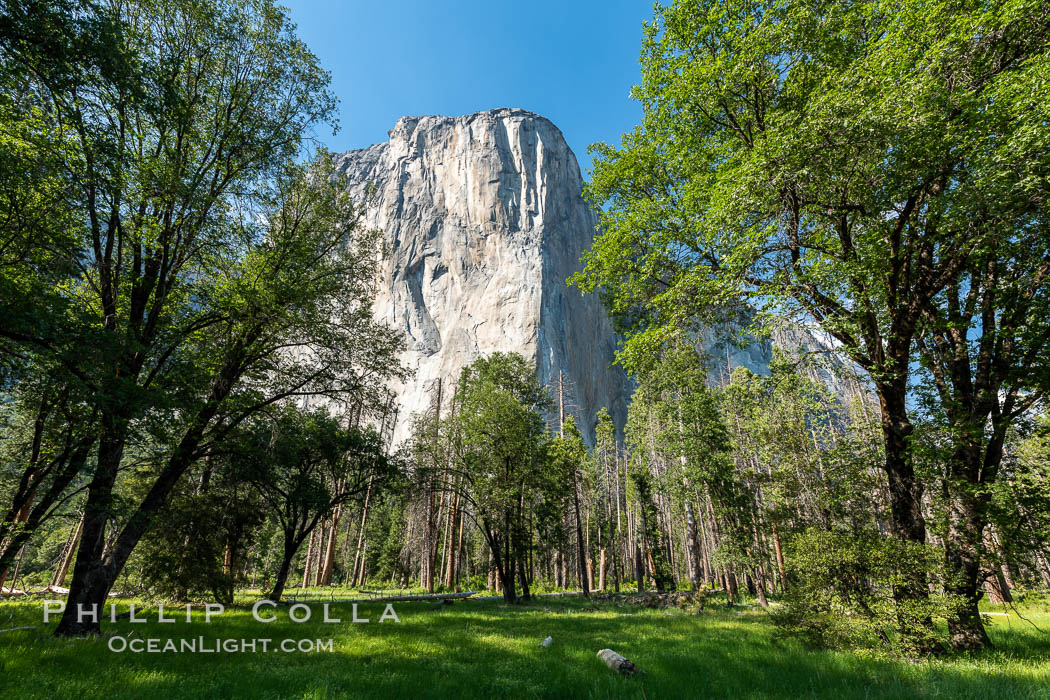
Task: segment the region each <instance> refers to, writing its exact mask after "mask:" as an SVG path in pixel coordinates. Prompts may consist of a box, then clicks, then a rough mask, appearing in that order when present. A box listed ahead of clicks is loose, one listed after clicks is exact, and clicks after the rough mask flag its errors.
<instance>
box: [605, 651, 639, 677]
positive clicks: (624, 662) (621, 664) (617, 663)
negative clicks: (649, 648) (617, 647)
mask: <svg viewBox="0 0 1050 700" xmlns="http://www.w3.org/2000/svg"><path fill="white" fill-rule="evenodd" d="M598 658H599V659H601V660H602V661H604V662H605V665H606V666H608V667H609V668H611V669H612V670H614V671H616V672H618V673H622V674H623V675H625V676H634V675H639V676H644V675H645V671H643V670H642V669H640V668H638V667H637V666H635V665H634V664H633V663H631V662H630V661H629V660H628V659H625V658H624V657H622V656H620V655H619V654H617V653H616V652H615V651H613V650H612V649H602V650H601V651H599V652H598Z"/></svg>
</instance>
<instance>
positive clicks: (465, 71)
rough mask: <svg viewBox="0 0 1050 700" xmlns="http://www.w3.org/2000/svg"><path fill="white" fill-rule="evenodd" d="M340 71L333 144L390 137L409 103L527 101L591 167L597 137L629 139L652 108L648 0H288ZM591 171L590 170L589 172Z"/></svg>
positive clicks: (466, 108) (454, 106)
mask: <svg viewBox="0 0 1050 700" xmlns="http://www.w3.org/2000/svg"><path fill="white" fill-rule="evenodd" d="M283 4H284V5H286V6H287V7H288V8H289V11H290V14H291V17H292V20H293V21H295V23H296V24H298V26H299V30H298V31H299V36H300V37H301V38H302V39H303V40H304V41H305V42H306V43H307V45H308V46H309V47H310V48H311V49H312V50H313V52H314V53H315V54H317V55H318V57H320V59H321V62H322V64H323V65H324V67H325V68H326V69H327V70H329V71H330V72H331V74H332V87H333V89H334V90H335V92H336V94H337V95H338V96H339V100H340V105H339V107H340V120H339V121H340V125H341V129H340V131H339V133H338V134H336V135H335V136H334V137H333V136H331V135H330V134H321V136H322V138H323V140H324V142H325V145H327V146H328V147H329V149H331V150H333V151H344V150H348V149H351V148H363V147H365V146H368V145H371V144H373V143H377V142H379V141H385V140H386V138H387V136H386V132H387V131H388V130H389V129H390V128H391V127H393V126H394V122H395V121H397V118H398V117H400V116H403V115H423V114H444V115H453V116H454V115H460V114H468V113H470V112H476V111H479V110H483V109H492V108H495V107H522V108H525V109H529V110H532V111H533V112H537V113H539V114H542V115H543V116H545V117H547V118H548V119H550V120H551V121H553V122H554V123H555V124H556V125H557V126H558V127H559V128H560V129H561V130H562V133H564V134H565V138H566V140H567V141H568V142H569V146H570V147H572V149H573V151H574V152H575V153H576V157H577V158H578V159H579V161H580V166H581V167H582V168H583V169H584V170H585V171H586V170H587V168H588V167H589V163H590V159H589V157H588V156H587V146H588V145H589V144H591V143H594V142H595V141H608V142H611V143H618V142H619V140H620V135H621V134H622V133H624V132H625V131H629V130H630V129H631V128H632V127H633V126H634V125H635V124H636V123H638V121H639V119H640V117H641V108H640V107H639V105H638V103H636V102H634V101H633V100H631V99H630V97H629V94H628V93H629V91H630V88H631V86H632V85H635V84H636V83H638V80H639V68H638V52H639V48H640V46H641V38H642V27H641V25H642V22H643V21H644V20H648V19H650V18H651V17H652V4H651V3H650V2H646V1H644V0H606V1H604V2H603V1H601V0H561V1H560V2H558V1H549V0H542V1H536V2H509V1H508V0H490V1H489V2H482V1H479V0H456V1H455V2H448V3H442V2H426V1H423V0H373V1H365V0H349V1H348V2H321V1H319V0H283ZM585 177H586V174H585Z"/></svg>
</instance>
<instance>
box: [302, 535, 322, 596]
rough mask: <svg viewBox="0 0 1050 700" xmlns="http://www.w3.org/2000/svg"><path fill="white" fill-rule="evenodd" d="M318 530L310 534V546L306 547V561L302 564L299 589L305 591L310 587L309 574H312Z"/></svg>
mask: <svg viewBox="0 0 1050 700" xmlns="http://www.w3.org/2000/svg"><path fill="white" fill-rule="evenodd" d="M318 534H319V531H318V530H316V529H315V530H313V531H312V532H311V533H310V544H309V545H307V547H306V561H304V562H303V581H302V583H301V584H300V585H299V588H301V589H303V590H305V589H306V587H307V586H309V585H310V574H311V573H312V572H313V561H314V546H315V544H314V543H315V542H316V541H317V535H318Z"/></svg>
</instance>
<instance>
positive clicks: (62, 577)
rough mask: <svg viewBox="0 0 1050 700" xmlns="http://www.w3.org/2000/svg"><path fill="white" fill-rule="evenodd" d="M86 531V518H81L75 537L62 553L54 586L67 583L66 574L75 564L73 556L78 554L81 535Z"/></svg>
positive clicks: (74, 532) (54, 577)
mask: <svg viewBox="0 0 1050 700" xmlns="http://www.w3.org/2000/svg"><path fill="white" fill-rule="evenodd" d="M83 531H84V516H83V515H81V516H80V520H78V521H77V524H76V527H74V529H73V537H72V538H71V539H70V541H69V543H68V544H67V545H66V549H65V551H64V552H63V553H62V561H61V562H60V563H59V565H58V568H57V569H55V575H54V576H53V577H52V578H51V585H52V586H61V585H62V584H64V583H65V581H66V574H68V573H69V565H70V564H72V563H73V555H75V554H76V551H77V547H78V546H79V545H80V533H82V532H83Z"/></svg>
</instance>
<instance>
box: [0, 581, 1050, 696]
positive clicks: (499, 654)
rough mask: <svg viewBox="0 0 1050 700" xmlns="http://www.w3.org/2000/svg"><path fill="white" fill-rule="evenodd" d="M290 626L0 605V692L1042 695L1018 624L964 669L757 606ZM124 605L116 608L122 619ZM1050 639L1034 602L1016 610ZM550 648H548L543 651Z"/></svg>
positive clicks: (482, 609) (403, 612)
mask: <svg viewBox="0 0 1050 700" xmlns="http://www.w3.org/2000/svg"><path fill="white" fill-rule="evenodd" d="M312 608H313V618H312V619H311V621H310V622H307V623H302V624H296V623H293V622H291V621H289V619H288V611H287V609H280V610H278V611H277V612H276V614H277V616H278V620H277V621H275V622H272V623H268V624H265V625H264V624H260V623H257V622H255V621H254V620H253V619H252V616H251V612H250V609H249V608H248V607H247V606H237V607H236V608H233V609H230V610H228V611H227V612H226V613H225V614H224V615H223V616H222V617H221V618H216V619H214V620H213V621H212V623H211V624H207V625H206V624H204V623H203V612H201V611H199V610H198V611H195V613H194V615H195V617H196V621H195V622H193V623H190V624H187V623H185V622H184V621H183V618H184V615H185V613H184V611H183V612H182V613H181V614H180V615H178V616H177V617H178V619H179V620H180V622H176V623H173V624H159V623H158V622H157V621H156V608H155V607H150V608H149V611H150V612H149V613H148V615H147V618H148V620H149V621H148V622H147V623H145V624H134V623H130V622H128V621H119V622H117V623H115V624H111V623H108V622H107V623H106V624H105V625H104V636H103V638H102V639H88V640H56V639H53V638H52V637H50V636H49V633H50V631H51V629H52V628H53V626H54V622H52V624H50V625H48V626H47V627H45V626H43V625H42V613H41V610H42V602H41V601H39V600H34V601H28V602H26V601H20V602H19V601H7V602H3V603H0V629H5V628H9V627H16V626H21V625H37V627H36V628H35V629H33V630H28V631H16V632H6V633H3V634H0V661H2V665H3V670H2V672H0V697H3V698H66V697H72V698H97V697H106V698H141V697H176V698H201V697H245V698H248V697H252V698H288V697H292V698H300V697H302V698H333V697H384V698H385V697H390V698H394V697H412V698H427V697H433V698H450V697H451V698H455V697H484V698H492V697H514V698H518V697H526V698H531V697H536V698H540V697H544V698H563V697H574V698H607V697H631V698H634V697H637V698H642V697H645V698H650V699H651V698H692V697H756V698H757V697H792V698H797V697H827V698H843V697H869V698H899V697H924V698H967V697H969V698H991V697H994V698H1035V697H1044V698H1050V636H1048V635H1045V634H1042V633H1040V632H1039V631H1037V630H1035V629H1034V628H1032V627H1031V626H1030V625H1028V624H1026V623H1024V622H1022V621H1021V620H1018V619H1017V618H1016V617H1010V618H995V619H994V623H993V625H992V628H991V634H992V638H993V640H994V641H995V643H996V645H997V648H996V649H995V650H994V651H991V652H988V653H986V654H982V655H979V656H975V657H972V658H953V659H949V660H942V661H932V662H921V663H915V662H906V661H898V660H893V659H887V658H881V657H878V656H871V655H860V654H853V653H846V652H812V651H807V650H804V649H802V648H800V647H798V646H795V645H794V644H791V643H778V642H775V641H774V640H773V636H772V632H773V628H772V625H771V624H770V622H769V618H768V617H767V616H766V614H765V613H763V612H761V611H760V610H758V609H753V608H752V609H747V610H726V609H724V608H721V607H715V608H709V610H708V612H705V613H704V614H702V615H699V616H698V615H692V614H688V613H685V612H683V611H680V610H670V611H664V610H646V609H639V608H634V607H623V608H619V607H614V606H611V605H600V606H594V605H589V604H586V603H585V602H584V601H582V600H579V599H567V598H554V599H545V600H541V601H539V602H535V603H533V604H531V605H519V606H506V605H504V604H503V603H501V602H498V601H484V602H457V603H455V604H454V605H440V604H435V603H429V602H428V603H400V604H395V609H396V611H397V613H398V615H399V616H400V618H401V620H402V622H401V623H400V624H398V623H394V622H386V623H382V624H379V623H378V618H379V616H380V615H381V614H382V612H383V610H384V605H383V604H376V603H373V604H362V605H359V615H360V616H366V617H369V618H370V619H371V622H370V623H368V624H350V623H349V620H350V618H351V607H350V605H349V604H346V603H333V604H331V606H330V610H331V615H332V616H334V617H340V618H342V619H343V622H342V623H340V624H324V623H322V622H321V621H320V618H321V608H320V603H313V604H312ZM126 610H127V608H126V604H125V603H121V605H120V607H119V609H118V612H124V611H126ZM1023 611H1024V613H1025V615H1026V617H1029V618H1030V619H1032V620H1033V621H1034V622H1035V623H1036V624H1038V625H1040V627H1043V628H1050V613H1048V612H1047V610H1046V609H1045V607H1041V606H1039V605H1029V606H1026V607H1025V608H1023ZM112 634H116V635H121V636H127V635H129V634H130V635H133V637H132V638H133V639H134V638H150V637H155V638H160V639H168V638H172V639H178V638H196V637H203V638H204V639H205V640H206V643H212V642H213V641H214V640H215V639H218V638H272V639H274V640H280V639H285V638H288V639H293V640H299V639H322V640H324V639H329V638H330V639H332V640H333V641H332V651H331V653H328V652H314V653H299V652H293V653H282V652H279V651H270V652H268V653H262V652H261V651H257V652H255V653H250V652H248V653H224V652H220V653H195V654H181V653H153V654H151V653H131V652H128V651H125V652H123V653H114V652H111V651H110V650H109V649H108V648H107V640H108V636H106V635H112ZM548 635H549V636H551V637H553V638H554V643H553V644H552V645H551V647H550V648H547V649H544V648H542V647H541V646H540V641H541V640H542V639H543V638H544V637H546V636H548ZM604 647H610V648H612V649H615V650H616V651H618V652H620V653H621V654H623V655H625V656H627V657H628V658H630V659H631V660H632V661H634V662H635V663H637V664H638V665H639V666H641V667H642V668H644V669H645V670H646V671H647V675H645V676H644V677H642V678H621V677H619V676H617V675H615V674H613V673H612V672H610V671H609V670H608V669H607V668H606V667H605V666H604V665H603V664H602V662H601V661H600V660H599V659H598V658H597V657H596V652H597V651H598V650H599V649H602V648H604Z"/></svg>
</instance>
